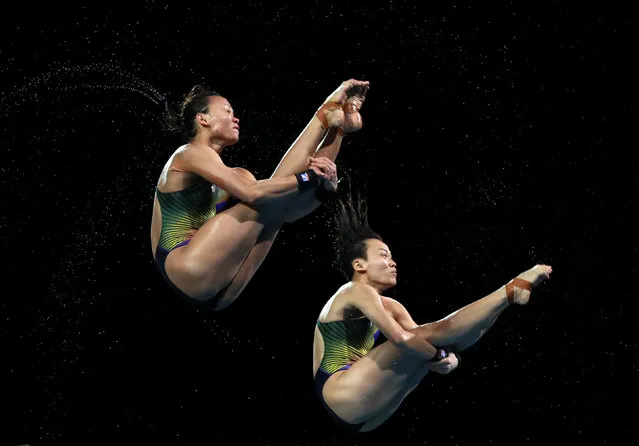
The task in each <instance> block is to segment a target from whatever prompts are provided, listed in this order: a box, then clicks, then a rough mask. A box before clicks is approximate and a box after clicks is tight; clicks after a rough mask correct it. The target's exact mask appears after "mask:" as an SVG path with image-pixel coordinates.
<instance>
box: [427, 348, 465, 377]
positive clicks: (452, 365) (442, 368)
mask: <svg viewBox="0 0 639 446" xmlns="http://www.w3.org/2000/svg"><path fill="white" fill-rule="evenodd" d="M458 365H459V359H458V358H457V356H455V353H449V354H448V356H446V357H445V358H444V359H442V360H441V361H437V362H430V363H428V367H429V368H430V370H432V371H433V372H435V373H439V374H440V375H448V374H449V373H450V372H452V371H453V370H455V369H456V368H457V366H458Z"/></svg>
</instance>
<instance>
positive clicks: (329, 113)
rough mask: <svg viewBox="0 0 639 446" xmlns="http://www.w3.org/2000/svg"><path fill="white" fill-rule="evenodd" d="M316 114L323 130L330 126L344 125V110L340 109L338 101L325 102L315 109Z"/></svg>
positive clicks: (339, 126) (340, 126) (340, 105)
mask: <svg viewBox="0 0 639 446" xmlns="http://www.w3.org/2000/svg"><path fill="white" fill-rule="evenodd" d="M316 115H317V119H319V120H320V122H321V123H322V127H323V128H324V130H328V129H331V128H339V129H341V128H342V127H343V126H344V110H342V104H341V103H340V102H325V103H324V104H322V106H321V107H320V108H319V110H317V113H316Z"/></svg>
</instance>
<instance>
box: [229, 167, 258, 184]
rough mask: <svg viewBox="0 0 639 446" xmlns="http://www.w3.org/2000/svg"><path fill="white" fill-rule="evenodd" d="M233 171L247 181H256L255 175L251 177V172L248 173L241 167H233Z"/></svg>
mask: <svg viewBox="0 0 639 446" xmlns="http://www.w3.org/2000/svg"><path fill="white" fill-rule="evenodd" d="M233 170H234V171H236V172H237V173H239V174H240V175H242V176H243V177H244V178H246V179H247V180H250V181H257V179H256V178H255V175H253V174H252V173H251V172H249V171H248V170H246V169H245V168H243V167H234V168H233Z"/></svg>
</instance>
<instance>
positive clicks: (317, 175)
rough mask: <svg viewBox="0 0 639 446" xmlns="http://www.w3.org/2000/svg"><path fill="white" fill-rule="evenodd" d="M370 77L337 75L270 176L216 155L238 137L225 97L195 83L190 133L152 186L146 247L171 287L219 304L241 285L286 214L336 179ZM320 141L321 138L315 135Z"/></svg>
mask: <svg viewBox="0 0 639 446" xmlns="http://www.w3.org/2000/svg"><path fill="white" fill-rule="evenodd" d="M368 88H369V83H368V82H364V81H358V80H354V79H350V80H348V81H346V82H343V83H342V84H341V85H340V86H339V87H338V88H337V89H336V90H335V91H334V92H333V93H332V94H331V95H330V96H329V97H328V98H327V99H326V101H325V102H324V103H323V104H322V106H321V107H320V108H319V109H318V110H317V112H316V113H315V114H314V116H313V118H312V119H311V121H310V122H309V123H308V125H307V126H306V128H305V129H304V130H303V131H302V133H301V134H300V135H299V136H298V138H297V139H296V140H295V141H294V143H293V144H292V146H291V147H290V148H289V150H288V151H287V152H286V154H285V155H284V157H283V158H282V160H281V161H280V163H279V165H278V166H277V168H276V169H275V171H274V173H273V174H272V176H271V177H270V178H269V179H266V180H260V181H257V180H256V179H255V177H254V176H253V175H252V174H251V173H250V172H249V171H247V170H245V169H242V168H231V167H228V166H226V164H224V162H223V161H222V158H221V155H222V151H223V150H224V148H226V147H228V146H231V145H233V144H236V143H237V142H238V140H239V119H238V118H237V117H236V116H235V115H234V113H233V108H232V107H231V104H230V103H229V101H228V100H227V99H226V98H224V97H222V96H221V95H219V94H218V93H216V92H215V91H212V90H209V89H207V88H206V87H202V86H199V85H198V86H195V87H193V89H192V90H191V91H190V93H189V94H188V95H187V97H186V98H185V100H184V102H183V104H182V107H181V111H180V116H179V118H178V119H177V122H178V124H179V126H180V127H181V129H182V131H183V133H184V134H185V136H186V138H187V140H188V143H187V144H185V145H183V146H181V147H179V148H178V149H177V150H176V151H175V152H174V153H173V155H171V157H170V158H169V160H168V161H167V163H166V165H165V166H164V168H163V170H162V173H161V174H160V178H159V180H158V182H157V187H156V191H155V198H154V205H153V215H152V221H151V247H152V251H153V257H154V258H155V260H156V263H157V265H158V268H159V270H160V272H161V274H162V276H163V277H164V278H165V280H166V281H167V283H168V284H169V285H170V286H171V288H172V289H173V290H174V291H175V292H176V293H177V294H179V295H180V296H182V297H184V298H185V299H187V301H190V302H193V303H195V304H196V305H199V306H203V307H206V308H211V309H214V310H220V309H223V308H225V307H227V306H228V305H230V304H231V303H232V302H233V301H234V300H235V299H236V298H237V297H238V296H239V295H240V293H241V292H242V290H243V289H244V288H245V287H246V285H247V284H248V282H249V281H250V280H251V278H252V277H253V275H254V274H255V272H256V270H257V269H258V268H259V266H260V265H261V263H262V261H263V260H264V258H265V257H266V255H267V253H268V251H269V250H270V248H271V246H272V244H273V241H274V239H275V237H276V235H277V233H278V232H279V229H280V227H281V226H282V224H283V223H284V222H292V221H295V220H297V219H299V218H301V217H303V216H305V215H308V214H309V213H310V212H312V211H313V210H314V209H316V208H317V207H318V206H319V205H320V203H321V202H322V201H323V200H324V199H325V198H326V197H327V196H330V194H331V192H334V191H335V189H336V187H337V172H336V168H335V164H334V163H333V161H335V158H336V157H337V154H338V152H339V148H340V146H341V142H342V137H343V135H344V133H351V132H354V131H357V130H359V129H360V128H361V127H362V119H361V115H360V114H359V109H360V108H361V106H362V104H363V102H364V100H365V97H366V92H367V91H368ZM320 143H321V144H320Z"/></svg>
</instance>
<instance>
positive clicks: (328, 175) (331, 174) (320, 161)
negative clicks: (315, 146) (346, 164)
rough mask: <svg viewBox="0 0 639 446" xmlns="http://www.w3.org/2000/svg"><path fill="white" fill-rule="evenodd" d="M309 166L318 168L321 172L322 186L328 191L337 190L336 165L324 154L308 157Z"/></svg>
mask: <svg viewBox="0 0 639 446" xmlns="http://www.w3.org/2000/svg"><path fill="white" fill-rule="evenodd" d="M310 162H311V166H310V168H311V169H313V170H315V169H317V170H319V171H321V172H322V173H323V175H321V177H322V178H321V179H322V184H323V187H325V188H326V190H328V191H329V192H335V191H336V190H337V182H338V180H337V166H336V165H335V163H334V162H333V161H331V160H330V159H328V158H326V157H325V156H319V157H317V158H312V157H311V159H310Z"/></svg>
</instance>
